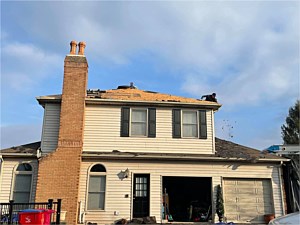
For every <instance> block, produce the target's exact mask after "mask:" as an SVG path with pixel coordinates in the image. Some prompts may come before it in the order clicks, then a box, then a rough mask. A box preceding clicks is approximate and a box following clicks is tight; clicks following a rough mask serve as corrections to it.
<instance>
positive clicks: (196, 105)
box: [85, 98, 222, 110]
mask: <svg viewBox="0 0 300 225" xmlns="http://www.w3.org/2000/svg"><path fill="white" fill-rule="evenodd" d="M85 102H86V104H92V105H98V104H102V105H130V106H134V105H137V106H148V107H149V106H152V105H153V106H165V107H179V106H184V107H190V108H206V109H215V110H217V109H219V108H220V107H221V106H222V105H220V104H203V105H202V104H199V103H200V102H199V103H194V102H192V103H185V102H176V101H174V102H172V101H165V102H164V101H137V100H116V99H97V98H93V99H91V98H86V99H85Z"/></svg>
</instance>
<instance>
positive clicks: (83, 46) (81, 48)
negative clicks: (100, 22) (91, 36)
mask: <svg viewBox="0 0 300 225" xmlns="http://www.w3.org/2000/svg"><path fill="white" fill-rule="evenodd" d="M78 45H79V49H78V55H84V49H85V47H86V43H85V42H84V41H81V42H79V43H78Z"/></svg>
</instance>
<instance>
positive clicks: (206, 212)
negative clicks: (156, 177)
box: [163, 177, 212, 222]
mask: <svg viewBox="0 0 300 225" xmlns="http://www.w3.org/2000/svg"><path fill="white" fill-rule="evenodd" d="M211 183H212V179H211V178H210V177H163V205H164V212H166V214H164V215H171V217H172V219H173V220H174V221H176V222H191V221H192V222H205V221H208V220H209V219H210V217H211V204H212V200H211V195H212V194H211Z"/></svg>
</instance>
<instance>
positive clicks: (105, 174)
mask: <svg viewBox="0 0 300 225" xmlns="http://www.w3.org/2000/svg"><path fill="white" fill-rule="evenodd" d="M98 164H99V165H101V166H103V167H104V169H105V171H106V172H91V169H92V168H93V167H94V166H95V165H98ZM91 173H92V174H93V175H91ZM91 176H104V177H105V193H104V204H103V209H100V208H99V209H88V206H89V202H88V201H89V184H90V177H91ZM106 195H107V169H106V167H105V166H104V165H103V164H102V163H93V164H92V165H91V166H90V167H89V169H88V171H87V183H86V203H85V209H86V211H88V212H105V209H106V197H107V196H106Z"/></svg>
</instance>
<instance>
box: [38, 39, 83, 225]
mask: <svg viewBox="0 0 300 225" xmlns="http://www.w3.org/2000/svg"><path fill="white" fill-rule="evenodd" d="M70 45H71V49H70V54H69V55H67V56H66V58H65V64H64V81H63V90H62V100H61V113H60V128H59V138H58V147H57V149H56V150H55V151H54V152H53V153H51V154H49V155H47V156H45V157H44V158H42V159H41V160H40V161H39V172H38V182H37V188H36V201H37V202H44V201H47V200H48V199H51V198H52V199H58V198H61V199H62V210H64V211H67V214H66V222H67V224H76V223H77V218H78V215H77V214H78V195H79V179H80V166H81V154H82V140H83V129H84V112H85V97H86V90H87V77H88V63H87V60H86V57H85V56H84V49H85V46H86V45H85V43H84V42H79V44H78V45H79V51H78V54H77V55H76V48H77V43H76V41H72V42H71V43H70Z"/></svg>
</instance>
